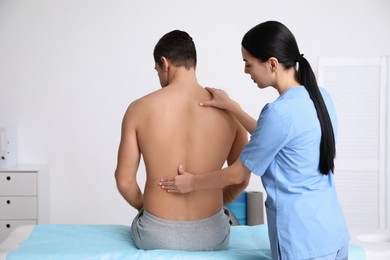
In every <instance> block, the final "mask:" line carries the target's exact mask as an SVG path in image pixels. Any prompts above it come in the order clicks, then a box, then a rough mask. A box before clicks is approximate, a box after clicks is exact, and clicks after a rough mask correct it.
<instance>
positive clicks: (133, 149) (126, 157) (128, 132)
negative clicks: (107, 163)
mask: <svg viewBox="0 0 390 260" xmlns="http://www.w3.org/2000/svg"><path fill="white" fill-rule="evenodd" d="M134 110H135V109H134V103H133V104H131V105H130V106H129V108H128V110H127V111H126V114H125V116H124V118H123V122H122V136H121V141H120V145H119V151H118V162H117V168H116V171H115V179H116V184H117V187H118V190H119V192H120V193H121V195H122V196H123V198H124V199H125V200H126V201H127V202H128V203H129V204H130V205H131V206H133V207H134V208H136V209H137V210H140V209H142V208H143V194H142V192H141V189H140V187H139V185H138V183H137V178H136V175H137V170H138V166H139V162H140V158H141V152H140V150H139V146H138V140H137V134H136V127H135V126H136V120H137V116H136V112H135V111H134Z"/></svg>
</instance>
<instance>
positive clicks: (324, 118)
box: [295, 54, 336, 175]
mask: <svg viewBox="0 0 390 260" xmlns="http://www.w3.org/2000/svg"><path fill="white" fill-rule="evenodd" d="M295 61H296V62H297V63H298V80H299V82H300V83H301V84H302V85H304V86H305V88H306V90H307V92H309V96H310V98H311V100H312V101H313V103H314V107H315V108H316V111H317V116H318V119H319V121H320V125H321V144H320V164H319V169H320V172H321V173H322V174H324V175H328V174H329V172H330V171H331V172H332V173H333V172H334V158H335V156H336V144H335V137H334V132H333V127H332V121H331V120H330V117H329V113H328V110H327V108H326V105H325V102H324V99H323V98H322V95H321V92H320V90H319V88H318V85H317V81H316V78H315V76H314V73H313V70H312V69H311V66H310V64H309V62H308V61H307V60H306V59H305V58H304V57H303V54H301V55H299V56H298V58H296V60H295Z"/></svg>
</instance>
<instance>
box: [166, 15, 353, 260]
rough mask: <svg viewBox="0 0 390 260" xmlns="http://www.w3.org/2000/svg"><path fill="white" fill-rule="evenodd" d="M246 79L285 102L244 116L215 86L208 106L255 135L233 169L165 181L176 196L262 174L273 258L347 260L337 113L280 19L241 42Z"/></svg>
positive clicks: (181, 170)
mask: <svg viewBox="0 0 390 260" xmlns="http://www.w3.org/2000/svg"><path fill="white" fill-rule="evenodd" d="M242 56H243V59H244V62H245V73H247V74H249V75H250V76H251V78H252V80H253V81H254V82H255V83H256V84H257V86H258V87H259V88H260V89H262V88H266V87H268V86H271V87H273V88H275V89H276V90H277V91H278V92H279V94H280V96H279V97H278V98H277V99H276V100H275V101H274V102H272V103H269V104H267V105H266V106H265V107H264V108H263V109H262V111H261V113H260V116H259V119H258V120H257V122H256V120H255V119H253V118H252V117H251V116H249V115H248V114H247V113H245V112H244V111H243V110H242V109H241V107H240V106H239V104H238V103H236V102H235V101H233V100H231V99H230V98H229V96H228V95H227V94H226V93H225V92H224V91H223V90H219V89H213V88H208V90H209V92H210V93H211V94H212V96H213V99H212V100H211V101H203V102H201V103H200V105H201V106H203V107H216V108H219V109H225V110H226V111H228V112H230V113H231V114H232V115H233V116H235V117H236V118H237V119H238V120H239V121H240V122H241V123H242V125H243V126H244V127H245V128H246V129H247V131H248V132H249V133H250V134H251V139H250V141H249V143H248V144H247V146H246V147H245V148H244V150H243V151H242V154H241V156H240V158H239V160H237V161H236V162H235V163H234V164H232V165H231V166H230V167H227V168H224V169H222V170H217V171H215V172H213V173H193V174H190V173H188V172H186V171H185V170H184V169H185V165H183V166H182V165H180V166H179V173H180V175H178V176H176V177H175V178H163V179H162V180H161V181H160V186H161V187H162V188H163V189H165V190H167V191H168V192H172V193H186V192H191V191H192V190H198V189H207V188H215V187H223V186H226V185H230V184H236V183H241V182H242V181H243V180H244V179H245V176H247V175H248V174H250V172H253V173H254V174H255V175H258V176H261V179H262V183H263V185H264V188H265V190H266V192H267V199H266V202H265V207H266V212H267V220H268V231H269V239H270V244H271V251H272V258H273V259H283V260H284V259H293V260H297V259H348V241H349V239H350V237H349V232H348V228H347V225H346V222H345V220H344V216H343V213H342V210H341V207H340V203H339V201H338V198H337V194H336V187H335V183H334V176H333V170H334V157H335V134H336V129H337V121H336V112H335V108H334V106H333V103H332V100H331V98H330V96H329V95H328V93H327V92H326V91H325V90H324V89H321V88H319V87H318V86H317V82H316V79H315V76H314V73H313V71H312V69H311V67H310V64H309V63H308V61H307V60H306V59H305V58H304V56H303V54H301V53H300V51H299V49H298V45H297V43H296V40H295V38H294V36H293V34H292V33H291V32H290V30H289V29H288V28H287V27H286V26H284V25H283V24H281V23H279V22H276V21H268V22H264V23H261V24H259V25H257V26H255V27H254V28H252V29H251V30H249V31H248V32H247V33H246V34H245V36H244V37H243V40H242Z"/></svg>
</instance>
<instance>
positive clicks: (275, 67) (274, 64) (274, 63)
mask: <svg viewBox="0 0 390 260" xmlns="http://www.w3.org/2000/svg"><path fill="white" fill-rule="evenodd" d="M268 63H269V65H270V69H271V71H272V72H276V71H277V70H278V67H279V61H278V59H277V58H275V57H271V58H269V59H268Z"/></svg>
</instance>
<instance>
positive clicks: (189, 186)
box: [158, 165, 194, 193]
mask: <svg viewBox="0 0 390 260" xmlns="http://www.w3.org/2000/svg"><path fill="white" fill-rule="evenodd" d="M193 177H194V176H193V175H192V174H190V173H188V172H186V171H184V169H183V166H182V165H180V166H179V175H176V176H175V177H171V178H162V179H161V180H160V181H159V183H158V185H159V186H160V188H161V189H163V190H166V191H167V192H170V193H188V192H191V191H193V190H194V186H193Z"/></svg>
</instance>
